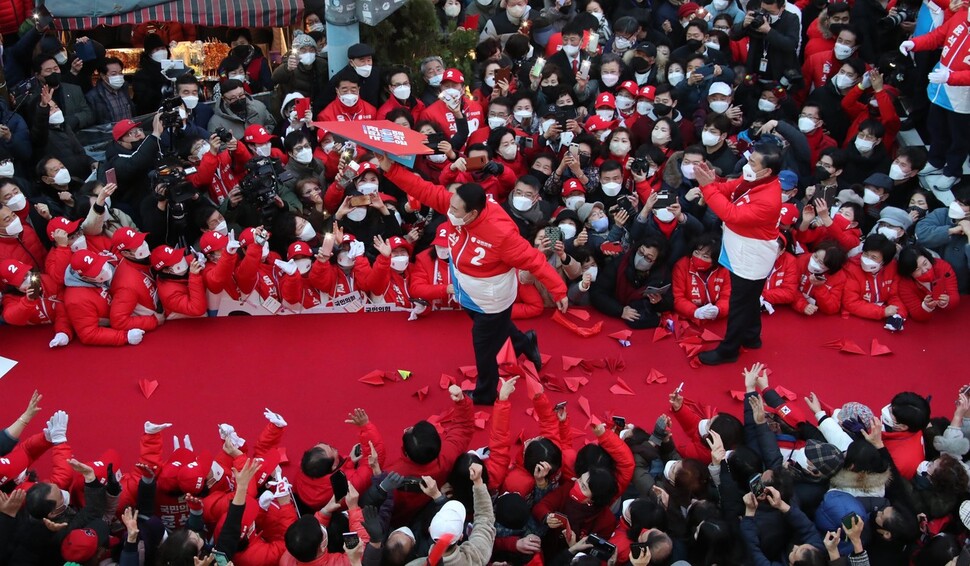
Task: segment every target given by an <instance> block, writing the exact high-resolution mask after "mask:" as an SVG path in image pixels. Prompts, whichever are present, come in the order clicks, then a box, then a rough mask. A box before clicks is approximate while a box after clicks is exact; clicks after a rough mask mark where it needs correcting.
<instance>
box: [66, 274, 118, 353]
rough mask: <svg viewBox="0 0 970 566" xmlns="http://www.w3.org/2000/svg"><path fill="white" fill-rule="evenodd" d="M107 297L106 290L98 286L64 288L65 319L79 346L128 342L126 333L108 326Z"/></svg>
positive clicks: (108, 309)
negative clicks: (66, 318) (69, 323)
mask: <svg viewBox="0 0 970 566" xmlns="http://www.w3.org/2000/svg"><path fill="white" fill-rule="evenodd" d="M110 296H111V295H110V294H109V293H108V291H106V290H104V289H102V288H100V287H87V286H85V287H71V286H68V287H67V288H66V289H65V291H64V306H65V307H67V316H68V318H69V319H70V321H71V327H72V328H73V329H74V331H75V332H77V337H78V339H79V340H80V341H81V343H82V344H89V345H92V346H124V345H125V344H127V343H128V333H127V331H125V330H117V329H115V328H112V327H110V326H108V317H109V316H110V313H109V311H110V307H109V306H108V303H109V297H110ZM102 322H103V323H104V324H103V325H102V324H101V323H102Z"/></svg>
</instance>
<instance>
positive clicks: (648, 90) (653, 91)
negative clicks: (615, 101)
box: [637, 85, 657, 102]
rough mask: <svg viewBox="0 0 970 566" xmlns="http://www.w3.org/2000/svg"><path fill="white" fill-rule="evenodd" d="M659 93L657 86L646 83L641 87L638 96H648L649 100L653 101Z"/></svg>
mask: <svg viewBox="0 0 970 566" xmlns="http://www.w3.org/2000/svg"><path fill="white" fill-rule="evenodd" d="M656 95H657V87H655V86H653V85H646V86H644V87H642V88H640V92H638V93H637V98H646V99H647V100H649V101H651V102H653V99H654V98H655V97H656Z"/></svg>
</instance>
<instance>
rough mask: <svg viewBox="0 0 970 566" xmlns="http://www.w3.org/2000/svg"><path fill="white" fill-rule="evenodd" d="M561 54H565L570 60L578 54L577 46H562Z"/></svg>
mask: <svg viewBox="0 0 970 566" xmlns="http://www.w3.org/2000/svg"><path fill="white" fill-rule="evenodd" d="M562 52H563V53H565V54H566V55H567V56H569V57H571V58H572V57H575V56H576V55H577V54H579V46H578V45H563V46H562Z"/></svg>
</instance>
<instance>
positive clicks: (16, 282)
mask: <svg viewBox="0 0 970 566" xmlns="http://www.w3.org/2000/svg"><path fill="white" fill-rule="evenodd" d="M28 273H30V266H29V265H27V264H26V263H24V262H22V261H17V260H15V259H5V260H3V261H0V280H2V281H3V282H4V283H6V284H7V285H13V286H14V287H20V286H21V285H23V284H24V279H26V278H27V274H28Z"/></svg>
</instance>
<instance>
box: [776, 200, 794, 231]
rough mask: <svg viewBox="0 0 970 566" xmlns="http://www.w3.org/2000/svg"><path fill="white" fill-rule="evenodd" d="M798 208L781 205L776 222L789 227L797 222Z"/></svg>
mask: <svg viewBox="0 0 970 566" xmlns="http://www.w3.org/2000/svg"><path fill="white" fill-rule="evenodd" d="M798 217H799V214H798V207H797V206H795V205H793V204H783V205H781V215H780V216H779V219H778V221H779V222H781V223H782V224H783V225H785V226H791V225H793V224H795V223H796V222H798Z"/></svg>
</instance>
